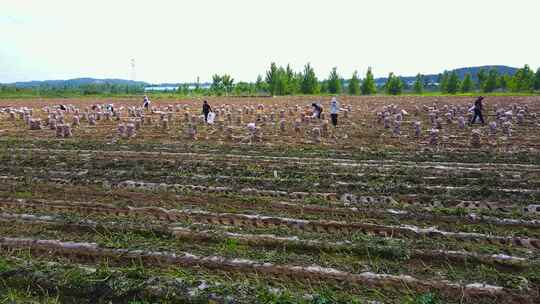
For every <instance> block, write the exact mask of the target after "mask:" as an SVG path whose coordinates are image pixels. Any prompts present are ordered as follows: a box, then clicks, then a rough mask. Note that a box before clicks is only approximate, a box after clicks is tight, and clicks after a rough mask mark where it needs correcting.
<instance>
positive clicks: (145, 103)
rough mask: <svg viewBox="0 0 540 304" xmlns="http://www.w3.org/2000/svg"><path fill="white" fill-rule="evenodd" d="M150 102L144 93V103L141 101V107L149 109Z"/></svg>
mask: <svg viewBox="0 0 540 304" xmlns="http://www.w3.org/2000/svg"><path fill="white" fill-rule="evenodd" d="M151 103H152V102H151V101H150V99H148V96H146V95H144V103H143V107H144V108H145V109H147V110H149V109H150V104H151Z"/></svg>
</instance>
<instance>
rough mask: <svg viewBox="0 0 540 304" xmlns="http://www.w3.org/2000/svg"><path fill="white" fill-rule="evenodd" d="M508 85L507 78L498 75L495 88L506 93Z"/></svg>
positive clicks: (506, 76)
mask: <svg viewBox="0 0 540 304" xmlns="http://www.w3.org/2000/svg"><path fill="white" fill-rule="evenodd" d="M508 84H509V76H508V75H499V78H498V79H497V87H499V88H501V89H503V90H504V91H506V89H508Z"/></svg>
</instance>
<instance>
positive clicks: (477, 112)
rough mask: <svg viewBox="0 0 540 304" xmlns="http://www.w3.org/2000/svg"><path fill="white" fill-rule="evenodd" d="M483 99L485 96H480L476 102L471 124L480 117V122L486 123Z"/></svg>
mask: <svg viewBox="0 0 540 304" xmlns="http://www.w3.org/2000/svg"><path fill="white" fill-rule="evenodd" d="M482 100H484V96H480V97H478V98H477V99H476V101H475V102H474V116H473V118H472V119H471V125H472V124H474V123H475V122H476V118H477V117H478V118H479V119H480V122H481V123H482V124H484V116H483V115H482V110H483V108H484V107H483V105H482Z"/></svg>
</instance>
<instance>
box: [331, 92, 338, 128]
mask: <svg viewBox="0 0 540 304" xmlns="http://www.w3.org/2000/svg"><path fill="white" fill-rule="evenodd" d="M338 113H339V102H338V101H337V99H336V98H335V97H332V101H330V117H331V118H332V125H334V127H336V126H337V118H338Z"/></svg>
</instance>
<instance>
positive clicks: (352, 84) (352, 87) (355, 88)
mask: <svg viewBox="0 0 540 304" xmlns="http://www.w3.org/2000/svg"><path fill="white" fill-rule="evenodd" d="M348 89H349V95H358V94H360V79H358V72H357V71H354V73H353V74H352V77H351V80H349V85H348Z"/></svg>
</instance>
